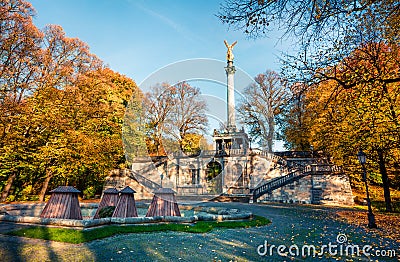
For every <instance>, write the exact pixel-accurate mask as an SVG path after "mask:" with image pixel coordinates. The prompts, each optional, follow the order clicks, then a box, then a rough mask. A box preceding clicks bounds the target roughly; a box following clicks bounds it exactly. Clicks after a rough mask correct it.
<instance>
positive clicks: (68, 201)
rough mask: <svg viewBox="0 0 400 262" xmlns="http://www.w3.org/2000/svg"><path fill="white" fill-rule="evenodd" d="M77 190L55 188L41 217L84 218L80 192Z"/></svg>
mask: <svg viewBox="0 0 400 262" xmlns="http://www.w3.org/2000/svg"><path fill="white" fill-rule="evenodd" d="M76 191H78V190H76ZM76 191H75V192H57V191H56V190H53V191H52V194H51V197H50V199H49V201H48V202H47V204H46V206H45V207H44V209H43V211H42V213H41V214H40V217H43V218H63V219H79V220H82V213H81V207H80V206H79V199H78V193H77V192H76ZM78 192H79V191H78Z"/></svg>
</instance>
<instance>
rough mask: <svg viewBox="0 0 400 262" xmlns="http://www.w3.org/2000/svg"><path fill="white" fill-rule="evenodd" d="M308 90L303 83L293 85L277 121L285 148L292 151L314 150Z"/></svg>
mask: <svg viewBox="0 0 400 262" xmlns="http://www.w3.org/2000/svg"><path fill="white" fill-rule="evenodd" d="M307 89H308V86H307V85H305V84H303V83H295V84H293V85H291V86H290V87H289V92H288V96H287V100H286V104H285V106H284V107H283V108H282V113H281V114H280V115H279V117H278V119H277V122H278V125H279V128H280V134H281V136H282V138H284V140H285V146H286V147H287V148H288V149H291V150H296V151H309V150H312V145H311V138H310V134H311V123H310V114H312V112H310V111H308V110H307V109H308V108H307V96H306V95H307Z"/></svg>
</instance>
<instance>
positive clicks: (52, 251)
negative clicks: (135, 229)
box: [0, 203, 400, 261]
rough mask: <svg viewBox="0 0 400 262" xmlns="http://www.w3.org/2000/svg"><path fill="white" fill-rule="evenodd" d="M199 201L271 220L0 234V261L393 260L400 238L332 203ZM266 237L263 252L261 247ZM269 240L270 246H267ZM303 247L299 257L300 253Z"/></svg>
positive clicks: (399, 248) (399, 245)
mask: <svg viewBox="0 0 400 262" xmlns="http://www.w3.org/2000/svg"><path fill="white" fill-rule="evenodd" d="M203 205H221V206H229V207H231V208H239V209H243V210H249V211H252V212H253V213H254V214H257V215H262V216H265V217H268V218H269V219H271V220H272V224H270V225H268V226H264V227H258V228H247V229H216V230H213V231H211V232H210V233H206V234H189V233H181V232H160V233H143V234H126V235H118V236H114V237H110V238H107V239H103V240H96V241H92V242H89V243H85V244H79V245H74V244H66V243H57V242H51V241H42V240H34V239H27V238H18V237H10V236H5V235H1V234H0V261H337V260H339V261H346V260H347V259H349V260H347V261H399V258H400V256H399V255H400V241H394V240H390V239H386V238H381V237H379V235H378V234H377V232H376V231H375V230H371V231H368V232H366V231H365V230H364V229H362V228H358V227H355V226H352V225H349V224H346V223H342V222H339V221H337V220H334V219H333V216H334V211H335V209H332V208H325V207H315V206H314V207H309V206H287V205H249V204H241V203H204V204H203ZM2 229H3V230H6V229H7V225H3V226H1V224H0V233H1V232H4V231H2ZM7 230H8V229H7ZM339 234H341V235H340V238H339V241H341V242H343V241H344V240H346V239H347V242H343V243H342V244H340V243H338V242H337V240H338V238H337V236H338V235H339ZM266 242H267V251H266V250H265V248H264V246H265V243H266ZM294 244H295V245H296V246H297V247H298V248H299V255H295V256H285V255H279V254H278V251H277V248H276V247H277V246H279V245H283V246H282V247H281V248H283V247H286V249H285V251H286V252H287V251H288V249H289V247H290V248H291V251H292V253H294V254H295V253H296V246H292V245H294ZM260 245H261V247H260V248H258V247H259V246H260ZM272 245H275V247H273V248H272V249H271V247H272ZM323 245H326V247H323ZM329 245H330V247H331V250H330V252H329V249H328V247H329ZM335 245H337V246H335ZM366 245H370V246H371V249H369V247H368V246H366ZM291 246H292V247H291ZM312 246H315V247H316V252H317V253H319V252H320V251H321V249H322V248H324V249H323V252H321V255H320V256H319V255H318V254H316V256H315V257H313V256H312V253H313V252H312ZM356 246H358V247H359V248H360V254H359V256H353V257H351V256H347V257H346V248H347V253H349V254H351V253H352V252H353V251H352V250H354V251H356ZM365 246H366V251H368V253H371V254H374V253H379V252H380V253H384V252H386V253H389V252H392V250H394V251H395V252H396V257H392V258H387V257H386V258H383V257H377V256H375V257H370V258H368V257H366V256H364V255H363V254H362V249H363V247H365ZM257 248H258V252H257ZM303 248H304V253H305V256H303V257H302V256H301V254H302V249H303ZM309 248H311V253H310V255H308V249H309ZM270 250H272V251H271V252H270ZM341 250H342V251H341ZM382 250H383V251H382ZM265 252H266V253H265ZM335 252H336V255H335ZM259 253H261V255H260V254H259ZM264 253H265V254H264ZM330 253H332V254H333V255H330ZM341 253H342V254H341ZM370 259H371V260H370Z"/></svg>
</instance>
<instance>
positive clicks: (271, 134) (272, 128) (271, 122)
mask: <svg viewBox="0 0 400 262" xmlns="http://www.w3.org/2000/svg"><path fill="white" fill-rule="evenodd" d="M274 133H275V122H274V118H273V117H269V118H268V152H269V153H272V146H273V144H274Z"/></svg>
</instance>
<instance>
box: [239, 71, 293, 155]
mask: <svg viewBox="0 0 400 262" xmlns="http://www.w3.org/2000/svg"><path fill="white" fill-rule="evenodd" d="M254 80H255V83H254V84H252V85H250V86H248V87H246V88H245V90H244V92H243V95H244V97H243V99H242V101H241V103H240V106H239V113H240V119H241V122H242V123H243V124H245V125H246V126H247V127H248V128H249V133H250V135H251V136H252V137H253V138H254V139H255V140H254V142H259V143H260V144H261V146H262V147H263V148H264V149H265V150H268V152H272V146H273V139H274V137H275V133H276V128H275V126H276V119H277V117H278V115H279V114H281V112H282V110H283V107H284V105H285V104H286V102H287V99H288V92H287V90H286V84H285V81H284V80H283V79H282V78H280V77H279V75H278V74H277V73H276V72H274V71H269V70H267V71H266V72H265V73H263V74H259V75H258V76H256V77H255V78H254Z"/></svg>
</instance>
